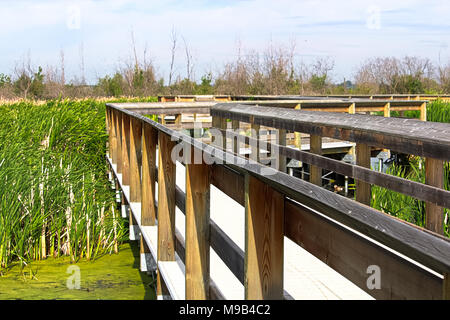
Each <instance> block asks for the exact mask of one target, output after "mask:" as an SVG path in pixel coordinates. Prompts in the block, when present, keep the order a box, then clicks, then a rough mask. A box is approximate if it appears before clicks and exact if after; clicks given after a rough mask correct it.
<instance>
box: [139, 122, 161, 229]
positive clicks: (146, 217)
mask: <svg viewBox="0 0 450 320" xmlns="http://www.w3.org/2000/svg"><path fill="white" fill-rule="evenodd" d="M157 144H158V131H157V130H156V129H155V128H153V127H152V126H151V125H149V124H148V123H145V122H144V124H143V137H142V186H141V188H142V199H141V200H142V201H141V203H142V205H141V224H142V225H143V226H154V225H155V222H156V205H155V194H156V192H155V189H156V183H155V182H156V146H157Z"/></svg>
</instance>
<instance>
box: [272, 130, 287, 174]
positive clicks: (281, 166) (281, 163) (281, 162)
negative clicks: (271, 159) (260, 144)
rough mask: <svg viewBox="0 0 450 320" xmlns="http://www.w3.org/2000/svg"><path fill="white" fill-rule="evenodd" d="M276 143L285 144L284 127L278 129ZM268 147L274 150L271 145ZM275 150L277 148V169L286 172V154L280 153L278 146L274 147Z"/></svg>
mask: <svg viewBox="0 0 450 320" xmlns="http://www.w3.org/2000/svg"><path fill="white" fill-rule="evenodd" d="M278 144H279V145H280V146H284V147H285V146H286V130H284V129H279V130H278ZM270 149H271V150H274V149H272V147H271V148H270ZM275 150H277V154H276V157H278V170H280V171H281V172H286V156H285V155H284V154H281V153H280V151H279V148H275Z"/></svg>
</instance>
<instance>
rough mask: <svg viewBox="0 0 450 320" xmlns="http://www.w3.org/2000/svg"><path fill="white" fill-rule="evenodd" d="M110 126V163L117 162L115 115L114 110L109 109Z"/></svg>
mask: <svg viewBox="0 0 450 320" xmlns="http://www.w3.org/2000/svg"><path fill="white" fill-rule="evenodd" d="M110 114H111V126H110V132H109V135H110V137H111V146H110V150H111V153H110V157H111V159H112V163H114V164H117V120H116V118H117V115H116V110H114V109H111V110H110Z"/></svg>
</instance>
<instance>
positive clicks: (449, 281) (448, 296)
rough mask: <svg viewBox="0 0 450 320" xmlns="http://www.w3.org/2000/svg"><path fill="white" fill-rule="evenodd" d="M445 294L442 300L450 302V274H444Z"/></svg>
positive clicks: (443, 287)
mask: <svg viewBox="0 0 450 320" xmlns="http://www.w3.org/2000/svg"><path fill="white" fill-rule="evenodd" d="M442 289H443V294H442V298H443V299H444V300H450V273H448V272H446V273H444V283H443V286H442Z"/></svg>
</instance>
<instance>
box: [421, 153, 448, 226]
mask: <svg viewBox="0 0 450 320" xmlns="http://www.w3.org/2000/svg"><path fill="white" fill-rule="evenodd" d="M425 183H426V184H428V185H431V186H434V187H437V188H439V189H443V188H444V162H443V161H442V160H436V159H432V158H426V159H425ZM425 220H426V221H425V225H426V228H427V229H429V230H431V231H434V232H436V233H439V234H444V208H442V207H440V206H438V205H436V204H434V203H430V202H426V203H425Z"/></svg>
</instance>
